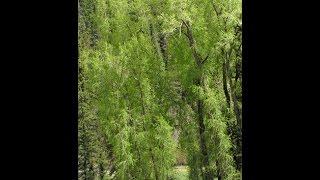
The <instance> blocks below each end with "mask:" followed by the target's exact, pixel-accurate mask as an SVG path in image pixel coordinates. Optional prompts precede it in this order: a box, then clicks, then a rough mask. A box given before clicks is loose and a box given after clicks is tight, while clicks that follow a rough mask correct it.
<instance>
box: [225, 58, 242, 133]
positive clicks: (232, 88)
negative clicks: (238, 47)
mask: <svg viewBox="0 0 320 180" xmlns="http://www.w3.org/2000/svg"><path fill="white" fill-rule="evenodd" d="M230 54H231V52H229V56H228V55H226V64H227V75H228V76H229V77H228V79H229V85H230V93H231V98H232V102H233V109H234V113H235V115H236V119H237V123H238V124H239V125H240V128H241V129H242V119H241V111H240V108H239V104H238V100H237V97H236V93H235V86H234V84H233V82H232V74H231V71H230V59H229V58H230Z"/></svg>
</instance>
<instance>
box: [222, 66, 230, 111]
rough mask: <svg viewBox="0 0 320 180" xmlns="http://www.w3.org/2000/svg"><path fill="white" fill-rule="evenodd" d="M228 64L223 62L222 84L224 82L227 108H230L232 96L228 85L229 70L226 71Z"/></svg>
mask: <svg viewBox="0 0 320 180" xmlns="http://www.w3.org/2000/svg"><path fill="white" fill-rule="evenodd" d="M226 68H227V67H226V62H223V66H222V82H223V91H224V95H225V97H226V101H227V106H228V108H230V95H229V91H228V83H227V70H226Z"/></svg>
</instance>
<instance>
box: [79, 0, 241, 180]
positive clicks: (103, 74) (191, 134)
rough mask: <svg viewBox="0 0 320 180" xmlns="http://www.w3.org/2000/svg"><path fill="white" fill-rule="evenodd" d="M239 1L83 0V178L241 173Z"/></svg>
mask: <svg viewBox="0 0 320 180" xmlns="http://www.w3.org/2000/svg"><path fill="white" fill-rule="evenodd" d="M241 27H242V24H241V1H240V0H79V28H78V29H79V32H78V34H79V69H78V74H79V83H78V84H79V85H78V99H79V113H78V116H79V125H78V130H79V133H78V136H79V154H78V156H79V179H120V180H124V179H156V180H162V179H174V177H173V175H172V173H173V171H172V170H173V167H174V166H175V165H176V164H177V156H178V155H179V153H182V154H185V159H186V162H185V164H186V165H188V167H189V169H190V170H189V179H204V180H209V179H214V178H218V179H241V169H242V163H241V146H242V145H241V129H242V116H241V110H242V97H241V92H242V86H241V83H242V75H241V73H242V72H241V64H242V63H241V61H242V55H241V53H242V47H241V38H242V37H241V34H242V28H241Z"/></svg>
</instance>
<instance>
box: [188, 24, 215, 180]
mask: <svg viewBox="0 0 320 180" xmlns="http://www.w3.org/2000/svg"><path fill="white" fill-rule="evenodd" d="M183 24H184V26H185V27H186V32H184V34H185V35H186V36H187V38H188V40H189V46H190V48H191V51H192V55H193V58H194V60H195V63H196V65H197V68H198V70H199V71H200V74H199V76H198V78H197V79H196V82H195V84H196V85H197V86H199V87H203V86H204V84H203V80H202V72H201V71H202V65H203V62H204V60H203V58H202V57H201V55H200V54H199V52H198V51H197V48H196V44H195V40H194V37H193V34H192V30H191V27H190V24H189V22H185V21H183ZM207 58H208V56H207V57H206V58H205V59H207ZM197 113H198V126H199V127H198V128H199V129H198V130H199V137H200V150H201V154H202V158H201V159H202V167H201V170H202V168H204V172H203V170H202V176H203V179H204V180H213V173H212V172H211V170H210V169H209V164H210V163H209V156H208V150H207V143H206V138H205V125H204V102H203V100H202V99H198V100H197Z"/></svg>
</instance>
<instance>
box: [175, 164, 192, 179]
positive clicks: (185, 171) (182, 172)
mask: <svg viewBox="0 0 320 180" xmlns="http://www.w3.org/2000/svg"><path fill="white" fill-rule="evenodd" d="M188 175H189V168H188V166H176V167H175V168H174V170H173V176H172V177H173V179H174V180H187V179H188Z"/></svg>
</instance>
